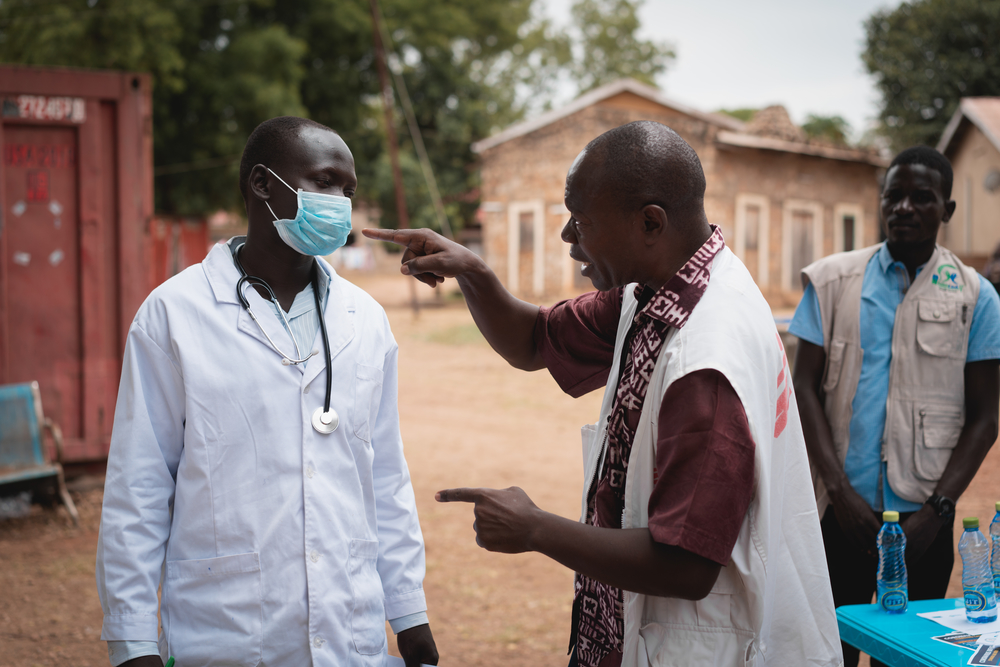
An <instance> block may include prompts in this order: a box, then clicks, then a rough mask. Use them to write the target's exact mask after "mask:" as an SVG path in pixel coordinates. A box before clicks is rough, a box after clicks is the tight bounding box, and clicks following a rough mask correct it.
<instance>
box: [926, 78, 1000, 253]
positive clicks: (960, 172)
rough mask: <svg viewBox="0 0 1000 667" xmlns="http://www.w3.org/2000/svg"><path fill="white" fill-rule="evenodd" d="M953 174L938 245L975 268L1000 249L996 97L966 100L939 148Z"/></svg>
mask: <svg viewBox="0 0 1000 667" xmlns="http://www.w3.org/2000/svg"><path fill="white" fill-rule="evenodd" d="M937 148H938V150H939V151H941V152H942V153H944V154H945V156H947V157H948V159H949V160H951V165H952V168H953V169H954V170H955V184H954V186H953V188H952V195H951V196H952V199H954V200H955V201H956V202H957V204H958V205H957V206H956V208H955V215H954V217H953V218H952V220H951V222H950V223H949V224H947V225H943V226H942V230H941V238H940V242H941V244H942V245H944V246H946V247H948V248H949V249H951V250H953V251H954V252H956V253H958V254H959V255H960V256H962V257H963V258H966V259H968V261H969V262H970V263H971V264H972V265H973V266H975V267H976V268H982V267H981V264H983V263H985V261H986V257H987V255H989V254H990V253H991V252H992V251H993V249H994V248H996V247H997V245H998V244H1000V97H965V98H962V101H961V102H960V103H959V105H958V109H956V110H955V114H954V115H953V116H952V117H951V121H949V123H948V126H947V127H946V128H945V130H944V133H943V134H942V135H941V141H939V142H938V146H937Z"/></svg>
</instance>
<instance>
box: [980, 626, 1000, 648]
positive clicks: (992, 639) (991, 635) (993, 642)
mask: <svg viewBox="0 0 1000 667" xmlns="http://www.w3.org/2000/svg"><path fill="white" fill-rule="evenodd" d="M998 620H1000V619H998ZM976 643H977V644H989V645H990V646H998V645H1000V632H987V633H985V634H983V635H981V636H980V637H979V639H977V640H976Z"/></svg>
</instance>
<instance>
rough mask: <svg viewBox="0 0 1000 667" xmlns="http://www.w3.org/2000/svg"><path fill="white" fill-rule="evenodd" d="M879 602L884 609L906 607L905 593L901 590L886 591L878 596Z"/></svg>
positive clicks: (899, 609)
mask: <svg viewBox="0 0 1000 667" xmlns="http://www.w3.org/2000/svg"><path fill="white" fill-rule="evenodd" d="M879 604H880V605H882V609H885V610H886V611H902V610H903V609H906V593H904V592H903V591H886V592H885V593H882V597H881V598H879Z"/></svg>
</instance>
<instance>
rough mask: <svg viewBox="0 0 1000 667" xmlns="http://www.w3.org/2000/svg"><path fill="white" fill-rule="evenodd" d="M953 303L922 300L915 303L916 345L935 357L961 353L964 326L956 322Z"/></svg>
mask: <svg viewBox="0 0 1000 667" xmlns="http://www.w3.org/2000/svg"><path fill="white" fill-rule="evenodd" d="M955 315H956V304H955V302H954V301H930V300H922V301H919V302H918V303H917V345H919V346H920V349H921V350H923V351H924V352H926V353H927V354H930V355H932V356H935V357H951V356H954V355H956V354H958V353H960V352H961V351H962V343H963V341H964V337H965V336H964V334H965V325H964V323H961V322H957V321H956V318H955Z"/></svg>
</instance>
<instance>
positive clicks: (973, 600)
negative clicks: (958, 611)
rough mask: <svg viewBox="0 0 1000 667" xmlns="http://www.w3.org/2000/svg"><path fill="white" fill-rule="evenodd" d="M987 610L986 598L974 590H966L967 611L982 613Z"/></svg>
mask: <svg viewBox="0 0 1000 667" xmlns="http://www.w3.org/2000/svg"><path fill="white" fill-rule="evenodd" d="M983 609H986V596H985V595H983V594H982V593H980V592H979V591H977V590H974V589H972V588H966V589H965V610H966V611H982V610H983Z"/></svg>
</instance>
